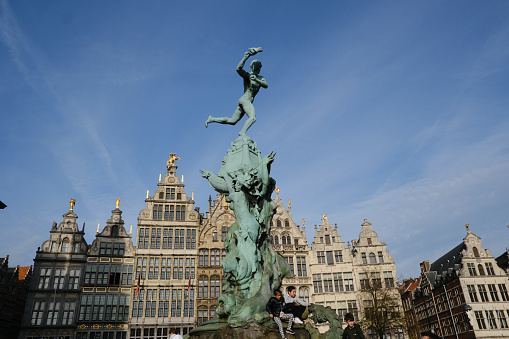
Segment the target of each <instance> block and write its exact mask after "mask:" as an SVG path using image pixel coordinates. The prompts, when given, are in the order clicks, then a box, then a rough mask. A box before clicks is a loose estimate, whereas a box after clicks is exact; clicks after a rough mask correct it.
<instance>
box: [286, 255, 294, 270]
mask: <svg viewBox="0 0 509 339" xmlns="http://www.w3.org/2000/svg"><path fill="white" fill-rule="evenodd" d="M284 258H285V261H286V263H287V264H288V266H290V272H292V274H294V272H295V270H294V269H293V257H284Z"/></svg>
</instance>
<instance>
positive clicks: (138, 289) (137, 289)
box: [134, 272, 141, 297]
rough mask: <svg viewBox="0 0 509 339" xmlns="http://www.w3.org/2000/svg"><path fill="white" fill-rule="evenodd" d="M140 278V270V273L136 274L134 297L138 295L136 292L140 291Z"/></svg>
mask: <svg viewBox="0 0 509 339" xmlns="http://www.w3.org/2000/svg"><path fill="white" fill-rule="evenodd" d="M140 278H141V272H140V275H139V276H138V285H136V292H135V293H134V296H135V297H137V296H138V292H139V291H140Z"/></svg>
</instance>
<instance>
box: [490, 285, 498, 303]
mask: <svg viewBox="0 0 509 339" xmlns="http://www.w3.org/2000/svg"><path fill="white" fill-rule="evenodd" d="M488 290H489V291H490V296H491V301H499V299H498V293H497V287H496V286H495V284H488Z"/></svg>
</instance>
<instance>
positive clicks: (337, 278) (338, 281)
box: [334, 273, 344, 319]
mask: <svg viewBox="0 0 509 339" xmlns="http://www.w3.org/2000/svg"><path fill="white" fill-rule="evenodd" d="M334 289H335V290H336V292H343V291H344V287H343V275H342V273H334ZM341 319H343V318H341Z"/></svg>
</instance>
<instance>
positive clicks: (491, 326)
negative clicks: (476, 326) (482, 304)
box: [484, 311, 497, 330]
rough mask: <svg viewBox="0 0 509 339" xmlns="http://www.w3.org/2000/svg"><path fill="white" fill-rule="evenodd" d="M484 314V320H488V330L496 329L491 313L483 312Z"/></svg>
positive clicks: (493, 316)
mask: <svg viewBox="0 0 509 339" xmlns="http://www.w3.org/2000/svg"><path fill="white" fill-rule="evenodd" d="M484 313H486V318H488V324H489V325H490V329H492V330H493V329H497V322H496V321H495V315H494V314H493V311H484Z"/></svg>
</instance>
